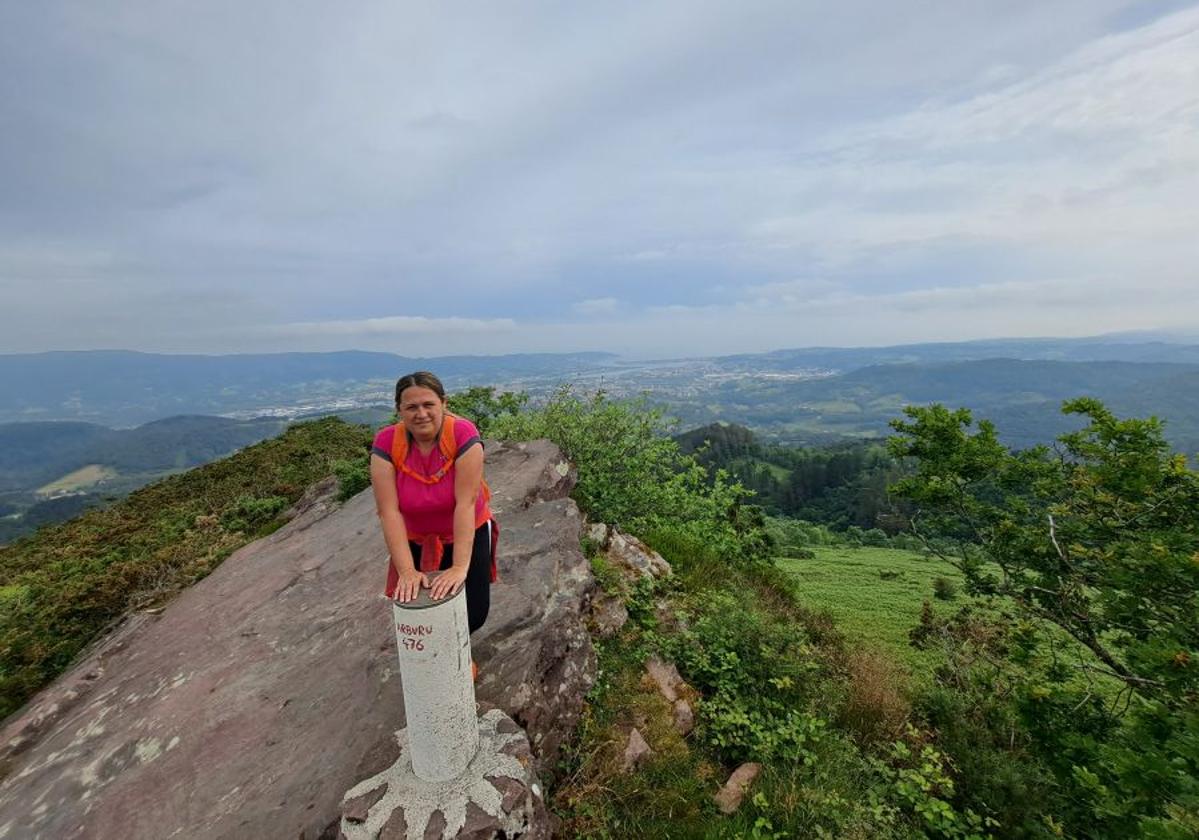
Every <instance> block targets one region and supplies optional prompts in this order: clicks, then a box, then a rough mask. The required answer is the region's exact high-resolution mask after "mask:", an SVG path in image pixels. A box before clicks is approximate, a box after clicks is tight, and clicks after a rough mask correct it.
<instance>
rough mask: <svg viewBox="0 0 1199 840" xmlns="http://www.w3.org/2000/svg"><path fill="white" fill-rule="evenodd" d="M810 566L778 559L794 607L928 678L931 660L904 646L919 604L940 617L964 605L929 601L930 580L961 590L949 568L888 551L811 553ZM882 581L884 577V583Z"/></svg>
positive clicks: (931, 559)
mask: <svg viewBox="0 0 1199 840" xmlns="http://www.w3.org/2000/svg"><path fill="white" fill-rule="evenodd" d="M812 550H813V551H814V552H815V554H816V557H815V558H814V559H811V560H799V559H794V558H779V559H778V561H777V564H778V566H779V568H780V569H783V570H784V571H786V572H787V573H788V574H789V575H791V576H792V577H794V579H795V580H796V583H797V586H798V596H799V598H800V601H801V602H802V603H803V604H804V605H805V606H807V607H809V608H811V609H815V610H824V611H827V612H828V613H829V614H830V615H832V617H833V619H834V620H835V622H836V624H837V627H838V628H839V629H840V630H841V632H842V633H844V634H845V636H846V640H847V641H848V642H849V643H850V644H851V645H853V644H854V643H858V644H865V645H869V646H872V647H874V648H877V649H878V650H880V651H881V652H883V653H885V654H887V655H888V656H889V657H891V658H893V659H895V660H896V661H898V662H901V663H903V664H904V665H905V666H906V667H907V668H908V669H909V670H910V671H911V672H912V674H913V675H914V676H918V677H922V676H925V675H927V674H928V673H929V671H930V669H931V668H932V666H933V665H934V664H935V662H936V656H935V654H933V653H931V652H928V651H920V650H917V649H915V648H913V647H912V646H911V645H909V644H908V632H909V631H910V630H911V629H912V628H913V627H915V626H916V623H917V620H918V619H919V618H920V610H921V607H922V605H923V603H924V602H925V601H930V602H931V603H932V604H933V606H934V608H935V609H936V610H937V611H938V612H941V613H946V614H947V613H949V612H952V611H953V610H955V609H957V607H959V606H961V604H963V603H964V600H963V596H961V595H958V596H957V597H956V598H955V599H954V600H952V601H938V600H936V599H935V598H934V597H933V580H934V579H935V578H938V577H943V578H947V579H949V580H951V581H953V583H954V584H955V585H956V586H957V588H958V590H959V592H960V590H961V587H962V575H961V573H960V572H959V571H958V570H957V569H955V568H953V566H951V565H949V564H948V563H946V562H944V561H943V560H939V559H937V558H934V557H924V556H922V555H920V554H917V553H915V552H911V551H904V550H902V549H893V548H850V547H845V548H840V547H820V546H815V547H813V549H812ZM884 575H886V577H884Z"/></svg>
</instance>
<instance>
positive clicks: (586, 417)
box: [491, 388, 769, 558]
mask: <svg viewBox="0 0 1199 840" xmlns="http://www.w3.org/2000/svg"><path fill="white" fill-rule="evenodd" d="M668 430H669V424H668V423H667V421H666V420H665V418H664V417H663V415H662V412H661V411H659V410H658V409H653V408H649V407H648V406H647V405H646V404H645V403H644V401H615V400H611V399H608V397H607V396H605V395H604V394H603V393H602V392H601V393H597V394H595V395H593V396H592V397H590V398H586V399H584V398H581V397H579V396H578V395H576V394H575V393H574V392H573V391H572V390H571V389H570V388H563V389H560V390H559V391H558V392H557V393H556V394H554V396H553V397H552V398H551V399H550V400H549V402H548V403H546V405H545V406H543V407H541V408H538V409H535V410H530V411H524V412H521V413H518V414H504V415H500V416H499V417H497V418H495V421H494V424H493V426H492V430H491V433H492V434H494V435H495V436H496V437H500V438H508V439H512V440H533V439H536V438H543V437H544V438H549V439H550V440H552V441H553V442H554V443H556V444H557V445H558V446H559V448H561V449H562V452H563V454H565V455H566V457H567V458H569V459H570V460H571V461H572V462H573V463H574V465H575V467H576V468H577V469H578V474H579V482H578V485H577V487H576V488H575V493H574V495H575V499H576V500H577V501H578V503H579V506H580V507H581V508H583V510H584V511H585V512H586V513H587V515H588V516H589V517H591V518H592V519H594V520H597V521H603V522H611V523H616V524H619V525H620V526H621V527H622V528H624V529H626V530H629V531H631V532H634V533H645V532H647V531H650V530H654V529H663V528H680V527H681V528H683V529H685V530H686V531H687V532H688V533H689V534H691V535H693V536H697V537H699V538H701V539H702V540H704V541H705V542H706V543H707V545H708V546H709V547H710V548H712V549H713V550H715V551H716V552H717V553H718V554H720V555H721V556H723V557H730V558H731V557H750V556H759V557H762V556H764V554H765V551H766V548H767V546H768V545H769V542H768V540H767V538H766V533H765V529H764V522H763V520H762V518H761V516H760V514H757V513H756V511H755V510H754V509H753V508H751V507H750V506H748V505H745V504H744V500H745V499H746V498H747V496H748V495H749V494H748V491H746V490H745V489H744V488H743V487H742V486H741V485H740V484H738V483H736V482H735V481H730V480H729V478H728V476H727V474H725V473H723V472H718V473H717V474H716V475H715V476H712V477H710V476H709V475H708V473H707V471H706V470H705V469H704V468H703V467H701V466H700V465H699V464H698V463H697V462H696V461H695V459H694V458H691V457H690V456H686V455H683V454H682V453H681V452H680V451H679V446H678V444H677V443H676V442H675V441H673V440H671V439H670V437H668V436H667V431H668Z"/></svg>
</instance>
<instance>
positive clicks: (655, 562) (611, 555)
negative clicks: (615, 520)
mask: <svg viewBox="0 0 1199 840" xmlns="http://www.w3.org/2000/svg"><path fill="white" fill-rule="evenodd" d="M607 557H608V560H610V561H611V562H612V563H613V564H614V565H616V566H618V567H619V568H621V569H623V570H624V571H625V572H626V576H631V577H632V578H633V579H636V578H643V577H665V576H668V575H670V574H671V568H670V564H669V563H667V562H666V559H665V558H664V557H662V555H661V554H659V553H658V552H656V551H654V550H653V549H652V548H650V547H649V546H648V545H646V544H645V543H643V542H642V541H641V540H639V539H637V538H636V537H632V536H629V535H628V534H622V533H621V532H620V531H617V530H616V529H615V528H613V529H612V533H611V535H610V536H609V538H608V547H607Z"/></svg>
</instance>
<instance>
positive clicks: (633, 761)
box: [621, 729, 654, 773]
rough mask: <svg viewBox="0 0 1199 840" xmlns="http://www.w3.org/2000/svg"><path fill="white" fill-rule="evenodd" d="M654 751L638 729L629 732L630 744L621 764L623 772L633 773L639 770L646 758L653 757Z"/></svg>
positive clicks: (626, 748)
mask: <svg viewBox="0 0 1199 840" xmlns="http://www.w3.org/2000/svg"><path fill="white" fill-rule="evenodd" d="M653 754H654V751H653V750H652V749H650V746H649V744H647V743H646V742H645V738H643V737H642V735H641V733H640V732H638V731H637V730H636V729H632V730H630V731H629V743H628V746H626V747H625V748H624V761H623V763H622V764H621V770H622V771H623V772H625V773H631V772H632V771H633V770H635V769H637V767H638V766H640V765H641V763H642V762H643V761H645V759H646V758H648V757H649V756H651V755H653Z"/></svg>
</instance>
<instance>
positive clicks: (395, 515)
mask: <svg viewBox="0 0 1199 840" xmlns="http://www.w3.org/2000/svg"><path fill="white" fill-rule="evenodd" d="M371 489H372V490H374V493H375V511H376V513H378V514H379V524H380V525H381V526H382V528H383V541H384V542H386V543H387V551H388V553H389V554H390V555H391V564H392V565H393V566H395V570H396V573H397V574H398V575H399V578H400V583H399V586H398V587H397V588H396V592H395V597H396V598H397V599H398V600H400V601H411V600H412V599H413V598H415V597H416V593H417V591H418V590H419V589H420V587H421V586H422V585H423V586H428V585H429V582H428V580H426V579H425V577H424V575H422V574H421V573H420V572H418V571H417V570H416V563H414V562H413V560H412V549H411V547H409V545H408V529H407V528H406V527H405V526H404V517H403V516H402V515H401V514H400V501H399V498H398V497H397V496H396V471H395V467H394V466H392V464H391V462H390V461H388V460H387V459H386V458H381V457H379V456H378V455H371Z"/></svg>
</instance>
